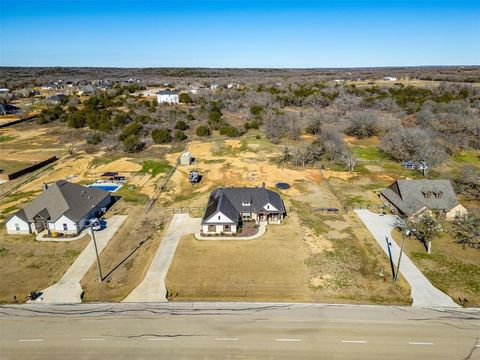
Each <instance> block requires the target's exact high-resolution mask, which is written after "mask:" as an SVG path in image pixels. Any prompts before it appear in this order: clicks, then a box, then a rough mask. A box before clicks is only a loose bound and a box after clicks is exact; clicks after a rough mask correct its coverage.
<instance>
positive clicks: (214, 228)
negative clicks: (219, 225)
mask: <svg viewBox="0 0 480 360" xmlns="http://www.w3.org/2000/svg"><path fill="white" fill-rule="evenodd" d="M215 230H216V226H215V225H208V232H215Z"/></svg>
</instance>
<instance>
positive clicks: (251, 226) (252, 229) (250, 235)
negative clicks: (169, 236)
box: [194, 221, 267, 240]
mask: <svg viewBox="0 0 480 360" xmlns="http://www.w3.org/2000/svg"><path fill="white" fill-rule="evenodd" d="M266 228H267V225H266V224H265V222H263V223H261V224H260V225H257V224H256V223H255V222H253V221H252V222H248V225H247V226H246V227H245V226H242V227H241V228H239V232H238V233H236V234H228V235H227V234H205V233H203V232H201V233H196V234H194V236H195V238H196V239H197V240H254V239H258V238H259V237H261V236H262V235H263V234H265V230H266Z"/></svg>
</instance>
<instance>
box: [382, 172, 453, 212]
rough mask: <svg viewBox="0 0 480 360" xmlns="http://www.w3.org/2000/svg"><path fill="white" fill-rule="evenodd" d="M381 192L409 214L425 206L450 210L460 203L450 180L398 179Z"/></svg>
mask: <svg viewBox="0 0 480 360" xmlns="http://www.w3.org/2000/svg"><path fill="white" fill-rule="evenodd" d="M381 194H382V195H383V196H384V197H385V198H386V199H387V200H388V201H390V202H391V203H392V204H393V205H395V207H397V208H398V209H399V210H400V211H401V212H402V213H404V214H405V215H407V216H410V215H413V214H414V213H416V212H417V211H419V210H421V209H422V208H423V207H427V208H429V209H432V210H447V211H448V210H451V209H452V208H454V207H455V206H457V205H458V204H459V203H458V200H457V197H456V196H455V192H454V190H453V187H452V184H451V182H450V180H397V181H395V182H394V183H393V184H392V185H390V187H388V188H387V189H385V190H383V191H382V192H381Z"/></svg>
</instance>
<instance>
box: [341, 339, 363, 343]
mask: <svg viewBox="0 0 480 360" xmlns="http://www.w3.org/2000/svg"><path fill="white" fill-rule="evenodd" d="M342 343H351V344H366V343H367V341H366V340H342Z"/></svg>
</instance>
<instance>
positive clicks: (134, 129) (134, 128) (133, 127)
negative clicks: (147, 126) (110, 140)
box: [120, 122, 143, 141]
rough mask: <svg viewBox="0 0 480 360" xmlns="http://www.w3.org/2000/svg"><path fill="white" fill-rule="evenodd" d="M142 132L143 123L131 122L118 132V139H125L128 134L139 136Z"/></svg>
mask: <svg viewBox="0 0 480 360" xmlns="http://www.w3.org/2000/svg"><path fill="white" fill-rule="evenodd" d="M142 133H143V125H142V124H140V123H138V122H133V123H131V124H128V125H126V126H125V127H124V128H123V131H122V133H121V134H120V140H122V141H123V140H125V139H126V138H127V137H129V136H130V135H135V136H140V135H141V134H142Z"/></svg>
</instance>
